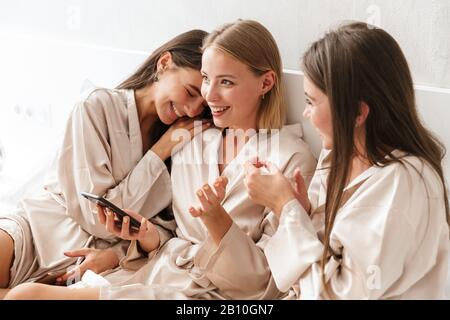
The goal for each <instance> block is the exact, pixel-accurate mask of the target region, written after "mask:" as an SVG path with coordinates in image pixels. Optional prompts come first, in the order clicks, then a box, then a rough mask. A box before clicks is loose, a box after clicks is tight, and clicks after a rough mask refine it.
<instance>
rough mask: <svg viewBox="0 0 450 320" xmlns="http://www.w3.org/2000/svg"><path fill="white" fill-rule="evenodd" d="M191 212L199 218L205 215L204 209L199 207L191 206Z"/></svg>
mask: <svg viewBox="0 0 450 320" xmlns="http://www.w3.org/2000/svg"><path fill="white" fill-rule="evenodd" d="M189 213H190V214H191V216H193V217H194V218H198V217H201V216H202V215H203V210H202V209H197V208H194V207H190V208H189Z"/></svg>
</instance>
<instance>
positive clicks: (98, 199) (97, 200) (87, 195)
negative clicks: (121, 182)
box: [81, 192, 141, 230]
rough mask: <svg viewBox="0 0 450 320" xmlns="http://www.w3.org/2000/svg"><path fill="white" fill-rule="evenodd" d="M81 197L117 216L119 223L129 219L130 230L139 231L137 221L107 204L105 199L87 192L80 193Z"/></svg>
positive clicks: (109, 203)
mask: <svg viewBox="0 0 450 320" xmlns="http://www.w3.org/2000/svg"><path fill="white" fill-rule="evenodd" d="M81 195H82V196H83V197H85V198H86V199H88V200H90V201H92V202H95V203H97V204H98V205H100V206H102V207H104V208H108V209H110V210H111V211H112V212H114V213H115V214H116V215H117V218H119V220H120V221H121V222H122V220H123V218H124V217H129V218H130V228H132V229H135V230H139V228H140V227H141V223H140V222H139V221H138V220H136V219H135V218H133V217H132V216H130V215H129V214H128V213H126V212H125V211H123V210H122V209H120V208H119V207H117V206H115V205H114V204H113V203H111V202H109V201H108V200H106V199H105V198H103V197H100V196H97V195H95V194H91V193H87V192H81Z"/></svg>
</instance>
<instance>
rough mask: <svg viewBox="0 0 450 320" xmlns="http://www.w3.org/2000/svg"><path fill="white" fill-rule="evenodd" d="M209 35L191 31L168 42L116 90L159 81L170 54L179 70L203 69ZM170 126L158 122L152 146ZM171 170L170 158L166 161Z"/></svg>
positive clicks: (151, 138)
mask: <svg viewBox="0 0 450 320" xmlns="http://www.w3.org/2000/svg"><path fill="white" fill-rule="evenodd" d="M207 35H208V33H207V32H206V31H203V30H190V31H187V32H184V33H182V34H180V35H178V36H176V37H175V38H173V39H172V40H170V41H168V42H166V43H165V44H163V45H162V46H161V47H159V48H158V49H156V50H155V51H153V53H152V54H151V55H150V56H149V57H148V58H147V59H146V60H145V62H144V63H143V64H142V65H141V66H140V67H139V68H138V69H137V70H136V71H135V72H134V73H133V74H132V75H131V76H130V77H128V78H127V79H126V80H124V81H123V82H122V83H121V84H119V85H118V86H117V88H116V89H130V90H138V89H141V88H144V87H145V86H148V85H151V84H152V83H154V82H155V81H157V64H158V61H159V58H160V57H161V56H162V55H163V54H164V53H166V52H170V54H171V56H172V61H173V63H174V64H175V66H177V67H179V68H191V69H194V70H200V69H201V68H202V49H201V48H202V44H203V41H204V39H205V38H206V36H207ZM169 127H170V126H169V125H166V124H164V123H162V122H161V121H160V120H157V121H156V122H155V124H153V126H152V128H151V132H150V145H153V144H154V143H156V142H157V141H158V140H159V139H160V138H161V136H162V135H163V134H164V133H165V132H166V131H167V129H169ZM166 165H167V168H169V169H170V158H169V159H167V160H166Z"/></svg>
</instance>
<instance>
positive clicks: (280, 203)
mask: <svg viewBox="0 0 450 320" xmlns="http://www.w3.org/2000/svg"><path fill="white" fill-rule="evenodd" d="M294 199H295V196H294V195H293V194H287V195H285V196H282V197H280V198H279V199H278V200H277V201H276V203H275V205H274V206H273V208H272V209H273V211H274V213H275V215H276V216H277V217H278V218H280V216H281V213H282V212H283V208H284V206H285V205H286V204H288V203H289V202H291V201H292V200H294Z"/></svg>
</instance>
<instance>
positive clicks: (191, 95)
mask: <svg viewBox="0 0 450 320" xmlns="http://www.w3.org/2000/svg"><path fill="white" fill-rule="evenodd" d="M186 92H187V93H188V95H189V96H190V97H191V98H193V97H194V95H193V94H192V93H191V92H190V91H189V90H187V89H186Z"/></svg>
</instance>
